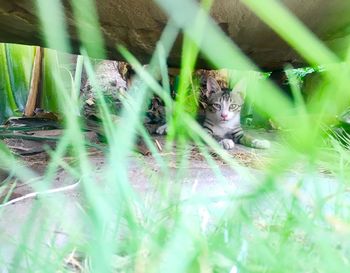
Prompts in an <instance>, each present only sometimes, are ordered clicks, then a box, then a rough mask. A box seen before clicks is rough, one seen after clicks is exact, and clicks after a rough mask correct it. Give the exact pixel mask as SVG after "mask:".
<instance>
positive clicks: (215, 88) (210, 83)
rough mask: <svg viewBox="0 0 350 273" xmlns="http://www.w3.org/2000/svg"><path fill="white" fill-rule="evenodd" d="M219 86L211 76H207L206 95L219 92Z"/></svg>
mask: <svg viewBox="0 0 350 273" xmlns="http://www.w3.org/2000/svg"><path fill="white" fill-rule="evenodd" d="M220 91H221V87H220V85H219V84H218V82H217V81H216V80H215V79H214V78H213V77H208V79H207V97H209V96H210V95H211V94H213V93H216V92H220Z"/></svg>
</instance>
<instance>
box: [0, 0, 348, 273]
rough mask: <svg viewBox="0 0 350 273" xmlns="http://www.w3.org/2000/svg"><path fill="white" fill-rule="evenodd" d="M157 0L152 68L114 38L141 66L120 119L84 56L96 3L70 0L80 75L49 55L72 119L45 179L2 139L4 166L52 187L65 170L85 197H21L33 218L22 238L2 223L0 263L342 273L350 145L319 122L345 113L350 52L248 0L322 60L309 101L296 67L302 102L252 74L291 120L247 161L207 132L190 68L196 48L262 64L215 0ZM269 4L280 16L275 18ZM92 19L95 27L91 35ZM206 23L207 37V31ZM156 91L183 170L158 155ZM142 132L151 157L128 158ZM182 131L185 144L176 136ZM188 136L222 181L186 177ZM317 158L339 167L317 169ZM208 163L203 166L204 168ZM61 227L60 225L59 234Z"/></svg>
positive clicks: (52, 9) (272, 108)
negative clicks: (91, 143) (91, 110)
mask: <svg viewBox="0 0 350 273" xmlns="http://www.w3.org/2000/svg"><path fill="white" fill-rule="evenodd" d="M81 2H84V4H86V5H82V4H81ZM156 2H157V3H158V5H159V6H160V7H161V8H162V9H163V10H164V12H165V13H166V14H167V15H168V17H169V22H168V24H167V26H166V27H165V29H164V31H163V33H162V36H161V38H160V40H159V41H158V43H157V46H156V50H155V52H154V55H153V58H152V60H151V62H150V64H149V65H148V66H147V68H145V67H143V66H142V65H141V64H140V63H139V62H138V60H137V59H136V58H135V57H134V56H133V55H132V54H131V53H130V52H129V51H128V50H127V49H126V48H124V47H121V46H119V45H116V50H119V51H120V53H121V54H122V55H123V56H124V58H125V59H126V60H127V61H128V62H129V63H130V64H132V66H133V68H134V69H135V71H136V73H137V76H136V78H135V79H134V80H133V85H132V86H131V88H130V92H128V96H127V97H126V98H125V99H124V100H123V103H124V107H123V110H122V113H121V116H120V120H119V122H118V123H117V124H116V123H115V122H114V120H113V118H112V117H111V114H110V112H111V111H110V109H108V106H107V103H106V102H105V101H104V96H103V90H101V89H100V87H99V86H98V83H97V81H96V79H95V75H94V71H93V66H92V64H91V62H90V60H89V58H88V57H89V56H91V55H95V54H96V55H98V56H104V54H105V53H104V52H105V49H104V45H103V40H102V38H101V37H102V34H101V33H100V32H99V31H98V30H99V26H98V21H99V20H98V18H97V12H96V9H95V6H94V2H93V1H73V2H72V3H73V10H74V16H75V19H76V23H77V28H78V33H80V37H81V40H82V49H81V54H82V56H83V57H80V59H79V62H78V66H77V69H76V71H77V72H78V73H77V74H76V75H75V77H76V78H73V77H72V76H71V75H70V74H69V73H67V72H66V70H64V69H62V67H61V66H60V65H59V60H58V58H57V55H56V54H55V53H52V54H46V58H47V59H46V61H47V62H50V63H51V64H56V65H54V66H52V65H51V66H50V67H53V68H52V69H54V70H53V72H51V74H50V75H51V76H50V78H51V79H52V81H51V82H50V83H49V84H50V85H51V88H49V89H50V90H54V91H55V93H56V98H57V100H58V108H59V109H60V110H61V112H62V114H63V117H64V123H65V127H66V129H65V131H64V135H63V136H62V137H61V139H60V141H59V142H58V143H57V147H56V149H55V150H51V151H49V154H50V156H51V160H50V162H49V165H48V167H47V171H46V173H45V175H44V176H43V177H40V178H37V177H36V174H35V173H33V172H32V171H31V170H30V169H28V168H26V167H23V166H22V165H21V163H20V162H19V160H18V159H17V158H16V157H14V156H12V155H11V154H10V153H9V152H8V150H7V149H6V148H5V147H4V145H1V147H0V168H2V169H6V170H11V172H12V173H14V175H15V176H16V177H18V178H19V179H20V180H22V181H27V182H28V183H29V182H33V181H34V180H35V182H36V183H31V185H32V186H33V187H34V188H35V189H36V190H37V191H39V192H43V191H46V190H47V189H48V188H49V185H50V184H51V183H52V182H53V180H54V177H55V175H56V173H57V171H58V169H59V168H62V169H63V170H64V171H65V172H67V173H68V175H69V176H70V179H71V180H72V181H74V183H75V182H76V183H77V184H76V185H77V186H76V190H79V192H80V194H81V195H80V196H79V199H74V198H73V201H72V197H71V196H69V194H68V196H67V195H64V194H59V193H56V194H43V195H42V196H41V197H40V198H39V199H38V200H36V201H33V203H31V204H32V205H31V207H30V208H25V207H22V210H24V211H27V212H29V213H28V215H26V217H27V219H25V221H22V222H20V223H21V224H17V225H18V226H16V228H18V229H19V231H18V232H15V234H16V236H14V237H13V238H10V239H9V238H6V236H7V235H6V234H8V233H7V232H8V231H6V232H3V233H0V238H1V240H2V242H5V243H4V244H3V245H5V246H6V247H4V250H3V251H2V252H0V253H1V257H0V258H1V259H0V263H1V266H0V267H1V269H2V271H3V272H71V271H72V268H70V267H69V266H67V262H65V261H67V258H69V257H70V258H71V259H70V261H71V262H72V261H73V262H74V261H75V265H76V267H77V268H80V269H79V270H81V271H82V272H101V273H102V272H103V273H106V272H174V273H175V272H347V271H348V268H349V259H350V257H349V243H348V240H347V236H348V234H349V231H350V229H349V212H350V211H349V197H348V193H347V187H348V185H347V183H348V181H349V171H348V165H349V153H348V151H347V150H344V148H342V146H341V145H340V144H338V143H337V142H333V143H332V145H330V144H328V146H327V145H326V144H325V143H324V142H325V140H324V133H323V128H324V125H327V122H328V121H329V118H330V117H329V116H334V115H336V114H337V113H339V112H341V110H342V109H343V108H344V107H345V106H346V105H347V103H348V101H349V97H348V96H349V95H348V93H349V92H347V89H346V86H348V83H349V82H348V81H349V80H348V77H347V75H348V64H347V63H346V62H342V60H339V59H338V57H336V56H335V54H334V53H333V52H331V51H330V50H329V49H327V48H326V47H325V46H324V45H323V44H322V42H321V41H319V40H318V39H317V38H316V37H315V36H314V35H313V34H312V33H311V32H310V31H308V30H307V29H306V27H305V26H303V24H302V23H301V22H299V21H298V19H297V18H296V17H294V16H293V15H292V14H290V13H289V12H288V11H287V9H286V8H285V7H284V6H283V5H282V4H281V3H280V2H279V1H272V0H268V1H264V3H263V4H262V1H259V0H256V1H254V0H249V1H248V0H244V1H242V2H244V3H245V4H246V5H247V7H248V8H250V9H251V10H252V11H253V12H254V13H255V14H256V15H257V16H259V17H260V18H261V19H262V20H264V21H265V22H266V23H267V24H268V25H269V26H270V27H271V28H272V29H274V30H275V31H276V32H277V33H278V34H279V35H280V36H281V37H282V38H283V39H285V40H286V42H288V43H289V44H290V45H291V46H292V47H293V48H294V49H295V50H296V51H297V52H299V53H300V54H301V55H302V56H303V57H304V58H305V59H306V60H308V61H309V62H310V65H323V66H324V67H325V72H324V73H325V77H324V82H323V84H322V85H320V87H319V90H315V91H314V94H313V95H312V97H311V99H310V101H309V102H305V101H304V100H303V98H302V96H301V91H300V89H299V86H298V85H297V84H296V81H295V76H294V75H293V74H291V73H288V77H289V81H290V83H291V85H292V86H291V87H292V91H293V96H294V98H295V103H294V104H293V103H291V102H290V101H289V100H288V99H287V98H285V97H284V96H283V94H282V92H281V91H280V90H279V89H278V87H276V86H275V85H273V84H272V83H271V82H269V81H268V80H260V79H258V78H257V77H250V78H249V79H250V80H249V86H248V88H249V92H248V97H251V99H254V103H255V105H256V107H257V109H258V110H259V111H260V112H262V113H265V114H267V115H269V116H270V117H271V118H272V119H273V120H274V121H275V122H277V123H278V124H279V125H280V126H281V127H283V128H284V130H283V132H286V133H283V132H282V133H281V138H282V139H283V141H284V143H283V144H284V145H278V146H277V147H276V149H274V150H273V151H271V152H270V154H271V157H272V160H271V162H270V164H269V165H266V166H265V167H264V169H263V170H262V171H260V172H257V171H252V170H251V169H249V168H245V167H243V166H242V165H240V164H239V163H238V161H237V160H236V159H235V158H233V157H232V156H231V155H230V154H228V153H227V152H225V151H223V150H222V149H221V148H220V147H219V145H218V144H217V143H216V142H215V141H214V140H213V139H212V138H211V137H210V136H208V135H207V134H206V133H205V132H204V130H203V129H202V128H201V127H200V125H198V123H197V122H196V121H195V120H194V118H193V114H192V113H189V112H187V111H186V108H187V106H188V105H187V100H186V98H188V95H189V92H191V88H190V87H191V76H190V75H191V72H192V70H193V69H194V64H195V60H196V58H197V56H198V53H199V52H201V53H202V54H204V55H205V56H206V58H207V59H208V60H209V61H210V62H211V63H212V64H213V65H214V67H217V68H220V67H226V68H229V69H236V70H241V74H242V75H243V76H247V77H248V75H249V73H250V72H249V71H251V70H256V71H258V68H257V67H256V66H255V65H254V64H253V63H252V61H250V60H249V59H248V58H247V57H246V56H245V55H244V54H243V53H242V52H241V51H240V49H239V48H238V47H237V46H236V45H235V44H234V42H232V41H231V40H230V39H229V38H228V37H226V36H225V34H224V33H223V32H222V31H221V30H220V28H219V27H218V26H217V25H216V24H215V22H214V21H213V20H212V19H211V18H210V17H209V15H208V10H209V8H210V5H211V4H212V1H203V3H202V5H203V6H200V5H199V4H198V3H197V2H196V1H189V0H186V1H185V0H178V1H173V0H156ZM48 3H50V5H49V4H48ZM37 7H38V15H39V18H40V20H41V23H42V25H43V28H42V29H43V34H44V36H45V37H46V41H47V45H48V46H50V47H56V46H57V45H60V48H62V49H65V50H68V49H69V48H70V45H69V42H68V40H67V39H66V28H65V26H66V24H65V22H64V17H63V16H62V15H63V14H64V13H63V6H62V4H61V2H60V1H58V0H56V1H41V0H37ZM267 12H268V13H267ZM271 13H273V14H275V15H276V17H271V16H269V14H271ZM276 18H279V20H277V19H276ZM52 21H53V23H54V25H55V26H56V28H57V30H58V31H57V32H54V33H53V32H52V31H51V29H50V27H49V23H50V24H51V23H52ZM86 30H89V31H88V32H89V34H90V35H89V37H86V36H85V35H86V33H87V31H86ZM180 32H183V33H184V34H185V39H184V43H183V52H184V54H183V60H182V63H181V73H180V83H181V84H180V89H179V93H178V94H179V96H178V98H177V100H176V101H173V100H172V98H171V97H170V95H169V92H168V91H169V90H168V86H169V82H168V76H167V67H166V65H165V64H166V59H167V56H168V54H169V52H170V50H171V48H172V46H173V44H174V42H175V40H176V37H177V35H178V34H179V33H180ZM204 32H205V35H206V37H210V39H204ZM91 41H96V43H93V44H91ZM305 41H307V46H306V42H305ZM82 63H83V65H84V67H85V69H86V71H87V73H88V76H89V78H90V81H91V83H92V85H93V87H94V90H96V99H97V100H98V107H99V111H100V115H101V117H102V127H103V130H104V131H105V135H106V138H107V143H108V152H107V153H106V154H105V155H104V158H105V165H104V168H103V170H102V171H98V169H97V168H96V166H95V165H96V162H95V161H93V159H91V158H89V156H88V150H87V148H86V145H85V144H86V143H85V138H84V134H83V131H82V129H81V123H82V122H83V121H82V120H81V119H80V117H79V116H78V115H77V114H76V113H77V112H78V110H79V107H80V105H79V103H78V102H77V100H76V93H77V89H78V88H79V87H78V85H79V73H80V72H79V71H81V64H82ZM330 64H331V65H330ZM5 75H8V73H7V74H6V73H5ZM159 77H160V78H161V82H162V83H163V84H162V85H160V84H159V81H158V79H159ZM7 82H8V79H7ZM67 83H69V88H67ZM154 94H156V95H158V96H159V97H161V98H162V99H163V101H164V102H165V105H166V108H167V113H168V114H169V116H168V118H169V120H172V121H173V122H171V123H170V124H171V127H170V137H169V139H168V141H169V144H168V145H167V149H168V150H167V153H168V154H170V155H172V154H175V155H176V161H175V164H177V165H176V166H177V168H171V167H170V166H173V165H174V160H173V158H172V157H171V156H164V155H161V154H159V152H158V150H157V148H156V147H155V145H154V144H153V141H152V139H151V137H150V135H149V134H148V133H147V131H146V130H145V128H144V127H143V122H142V121H143V119H144V114H145V111H146V109H147V107H148V101H149V99H150V98H151V96H152V95H154ZM12 100H13V98H12ZM194 111H195V109H194ZM138 136H142V138H143V139H144V140H145V143H146V144H147V145H148V146H149V148H150V150H151V151H152V155H153V157H154V158H155V161H156V163H152V164H150V163H147V162H143V161H144V160H145V159H141V160H138V159H137V158H135V156H131V154H132V150H133V147H134V145H135V143H136V141H137V138H138ZM174 141H176V144H177V145H178V149H175V148H173V146H172V144H173V142H174ZM189 143H191V144H192V145H195V146H197V147H198V149H199V150H200V151H201V153H202V154H203V156H204V158H205V160H206V162H207V163H206V164H208V165H209V166H210V169H211V171H212V172H213V174H214V175H215V177H216V179H217V181H218V183H217V184H215V186H214V187H210V186H208V185H206V186H207V187H208V188H207V190H205V191H204V192H202V191H201V190H198V189H197V188H196V186H198V185H197V184H200V185H201V184H205V182H206V181H197V182H196V183H197V184H195V185H191V186H190V187H189V186H186V184H185V183H184V181H183V179H184V177H186V175H187V176H188V175H191V172H190V173H189V174H188V173H187V171H188V168H187V167H188V164H189V161H190V160H189V158H188V147H189ZM204 144H205V145H204ZM213 151H214V152H215V153H216V154H217V155H218V156H219V157H220V158H221V160H222V161H223V162H225V163H226V165H225V167H222V166H219V165H218V161H217V160H216V159H214V158H213V154H212V152H213ZM67 155H70V156H71V157H72V158H73V159H74V160H73V161H69V163H70V164H69V163H68V162H67V161H66V160H65V157H66V156H67ZM150 161H151V160H150ZM135 166H136V167H135ZM320 167H322V168H323V169H326V170H327V171H328V172H330V174H331V175H329V176H325V175H323V174H321V173H320V171H319V169H320ZM130 168H131V169H132V170H134V171H135V170H136V172H137V170H139V176H145V177H147V179H143V180H147V182H146V181H145V182H144V183H147V185H149V187H151V190H148V191H146V192H141V193H140V192H139V191H136V190H135V188H134V187H133V184H135V183H136V182H137V181H133V179H134V180H138V177H133V178H132V179H130V177H129V170H130ZM154 169H156V171H155V170H154ZM228 169H230V170H231V173H232V172H233V173H237V174H239V176H240V177H241V180H240V181H241V184H237V183H236V181H231V180H230V179H231V178H230V177H232V176H227V175H225V172H227V170H228ZM202 172H203V173H205V174H207V173H208V171H207V170H205V169H203V171H202ZM193 180H195V179H193ZM138 181H139V180H138ZM72 183H73V182H72ZM233 186H236V187H237V188H236V187H233ZM25 204H27V203H25ZM11 209H12V207H11V206H5V207H0V213H1V215H2V218H3V217H9V215H11ZM11 219H12V218H11ZM11 224H12V223H9V225H11ZM56 229H58V230H60V231H62V232H61V233H57V232H53V231H55V230H56ZM60 236H63V237H64V238H65V240H64V243H63V244H60V243H59V239H60V238H61V237H60Z"/></svg>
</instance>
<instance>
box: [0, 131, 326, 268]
mask: <svg viewBox="0 0 350 273" xmlns="http://www.w3.org/2000/svg"><path fill="white" fill-rule="evenodd" d="M259 134H260V132H259ZM263 134H264V138H268V139H270V140H271V139H272V148H271V150H270V151H269V150H256V149H251V148H247V147H243V146H241V145H236V147H235V148H234V150H232V151H231V152H230V153H231V154H232V156H233V157H234V158H235V159H237V162H238V163H239V164H240V165H242V166H244V167H243V168H239V170H238V169H237V170H233V169H232V168H231V167H229V166H228V165H226V164H225V163H223V162H222V161H220V160H219V159H216V162H217V163H218V168H219V171H220V176H218V175H217V173H216V171H215V170H213V168H212V167H211V166H210V165H209V164H208V163H207V162H206V161H205V160H204V158H203V156H202V155H200V154H199V153H198V151H197V150H196V149H193V150H192V151H191V152H190V157H189V158H190V160H189V164H188V165H186V166H184V167H183V168H185V174H184V176H183V177H182V178H181V198H182V199H183V200H186V199H189V198H191V197H193V196H203V197H213V200H221V199H224V198H226V197H227V196H233V195H239V194H244V193H247V192H249V191H250V190H251V189H252V188H254V187H256V185H257V183H259V180H262V177H264V166H265V164H267V163H268V161H269V159H270V157H271V154H272V151H273V150H274V149H276V145H278V144H277V143H275V142H274V141H273V140H274V139H275V135H274V134H273V133H268V132H263ZM155 139H157V140H158V142H159V143H160V145H164V137H159V136H157V137H155ZM161 155H162V156H163V157H169V156H170V157H171V156H173V155H171V154H165V153H161ZM89 158H90V162H91V166H94V167H93V168H94V169H93V171H92V173H94V179H95V180H96V181H97V182H99V183H101V185H103V181H100V180H101V179H99V178H100V177H102V176H103V175H102V174H104V172H105V168H106V158H105V157H104V156H103V154H102V152H100V151H97V150H95V149H91V150H90V154H89ZM23 160H24V162H25V164H26V165H27V166H29V167H31V168H32V169H34V170H35V171H36V172H37V173H38V174H39V175H42V174H44V172H45V169H46V166H47V163H48V160H49V157H48V155H47V154H46V153H39V154H36V155H31V156H25V157H23ZM68 160H69V159H68ZM168 162H169V166H167V167H169V170H170V172H171V174H172V175H174V177H175V175H176V174H177V173H178V171H179V170H180V169H179V166H178V165H177V164H176V162H175V161H172V160H169V161H168ZM182 170H183V169H182ZM160 171H161V170H160V166H159V165H158V164H157V162H156V160H155V159H154V158H153V157H152V156H143V155H140V154H134V155H130V157H129V164H128V176H129V179H130V182H131V184H132V187H133V188H134V190H135V192H136V193H138V194H140V195H141V196H147V195H148V194H149V193H151V192H152V189H153V186H152V185H153V184H152V183H151V182H150V181H152V178H154V177H157V176H159V174H160ZM294 178H296V175H295V174H292V175H289V177H288V176H287V177H286V181H289V180H291V181H292V180H296V179H294ZM324 180H325V181H327V184H324V185H326V186H325V192H327V193H328V192H329V186H328V184H329V183H332V182H331V181H330V180H328V179H324ZM35 183H36V182H35V181H31V183H28V184H23V183H19V184H18V186H17V187H16V188H15V191H14V193H13V195H12V196H11V198H12V201H9V202H13V203H8V204H7V205H5V206H4V205H3V206H1V207H0V213H1V216H2V217H1V218H0V241H1V242H2V247H1V248H0V262H1V261H3V263H5V264H8V263H10V261H11V259H12V255H13V254H14V251H15V247H14V246H15V245H16V244H14V242H18V240H19V235H20V234H22V232H23V228H24V227H25V226H26V223H27V221H28V220H30V221H31V222H32V226H31V234H33V235H31V236H30V237H29V239H28V245H29V248H30V245H32V244H34V243H35V240H36V236H38V234H37V233H36V230H40V228H39V227H40V226H42V225H43V223H45V222H47V221H48V219H55V220H54V221H53V223H55V224H50V225H49V226H47V227H46V228H47V229H48V232H47V236H48V238H47V242H48V245H49V244H52V243H54V244H56V245H59V246H60V245H62V246H64V245H65V243H66V242H67V240H68V235H67V233H66V232H65V226H69V225H73V226H74V225H76V223H75V222H74V219H76V215H77V213H78V212H79V210H80V205H79V204H80V202H81V185H80V184H79V182H78V181H77V180H76V179H74V178H72V177H71V175H69V174H68V173H67V172H66V171H65V170H63V169H61V170H59V171H58V172H57V173H56V175H55V178H54V182H53V183H52V185H51V186H50V189H49V190H46V191H45V192H37V190H36V189H35V188H36V187H35ZM291 183H294V182H291ZM53 196H54V197H55V198H52V197H53ZM60 198H64V201H58V204H57V203H56V205H58V209H57V213H58V214H59V215H55V213H54V212H53V210H52V209H50V210H48V209H47V208H46V207H43V206H42V204H44V203H45V202H41V200H51V199H52V200H53V199H55V200H60ZM62 200H63V199H62ZM271 200H273V198H272V199H271ZM271 200H268V202H267V204H265V205H264V204H262V206H263V207H265V208H266V210H265V211H266V213H267V212H268V211H269V209H270V207H271V202H273V201H271ZM55 202H56V201H55ZM53 205H55V204H53ZM209 206H212V209H213V208H214V210H217V209H218V208H220V202H219V201H213V202H212V204H209ZM34 208H37V209H36V210H35V209H34ZM205 211H209V209H208V208H206V210H205ZM208 218H210V213H208ZM62 219H65V220H64V221H62ZM209 221H210V220H209ZM52 234H54V235H55V240H54V242H52ZM0 272H1V273H3V272H7V271H1V270H0Z"/></svg>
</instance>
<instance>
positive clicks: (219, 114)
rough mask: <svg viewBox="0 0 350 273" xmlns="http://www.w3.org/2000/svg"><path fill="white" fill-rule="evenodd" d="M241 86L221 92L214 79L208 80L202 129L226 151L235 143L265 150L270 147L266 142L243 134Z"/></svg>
mask: <svg viewBox="0 0 350 273" xmlns="http://www.w3.org/2000/svg"><path fill="white" fill-rule="evenodd" d="M243 85H244V84H243V82H239V83H238V84H237V85H236V86H235V87H234V88H233V90H232V91H230V90H228V89H224V90H222V89H221V87H220V85H219V84H218V83H217V81H216V80H215V79H214V78H212V77H209V78H208V81H207V89H208V94H209V95H208V107H207V108H206V111H205V120H204V123H203V127H204V128H205V129H206V130H207V131H208V133H209V134H211V135H212V136H213V137H214V138H215V139H216V140H217V141H218V142H219V144H220V145H221V146H222V147H223V148H224V149H226V150H231V149H233V147H234V145H235V143H239V144H243V145H245V146H248V147H252V148H258V149H267V148H269V147H270V142H269V141H268V140H260V139H255V138H253V137H251V136H249V135H247V134H246V133H244V131H243V129H242V127H241V123H240V116H241V108H242V105H243V103H244V90H243V89H244V86H243Z"/></svg>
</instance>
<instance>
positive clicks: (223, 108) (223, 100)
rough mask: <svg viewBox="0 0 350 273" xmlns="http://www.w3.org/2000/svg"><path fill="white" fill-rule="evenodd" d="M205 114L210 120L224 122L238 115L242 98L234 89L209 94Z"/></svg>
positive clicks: (236, 117) (237, 117)
mask: <svg viewBox="0 0 350 273" xmlns="http://www.w3.org/2000/svg"><path fill="white" fill-rule="evenodd" d="M208 102H209V104H208V111H207V115H209V116H210V117H211V120H216V121H217V122H221V123H226V122H229V121H230V120H233V119H235V120H237V119H239V117H240V112H241V107H242V104H243V99H242V98H241V96H240V95H239V94H238V93H235V92H234V91H231V92H230V91H229V90H224V91H220V92H218V93H213V94H211V95H210V97H209V100H208Z"/></svg>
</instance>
